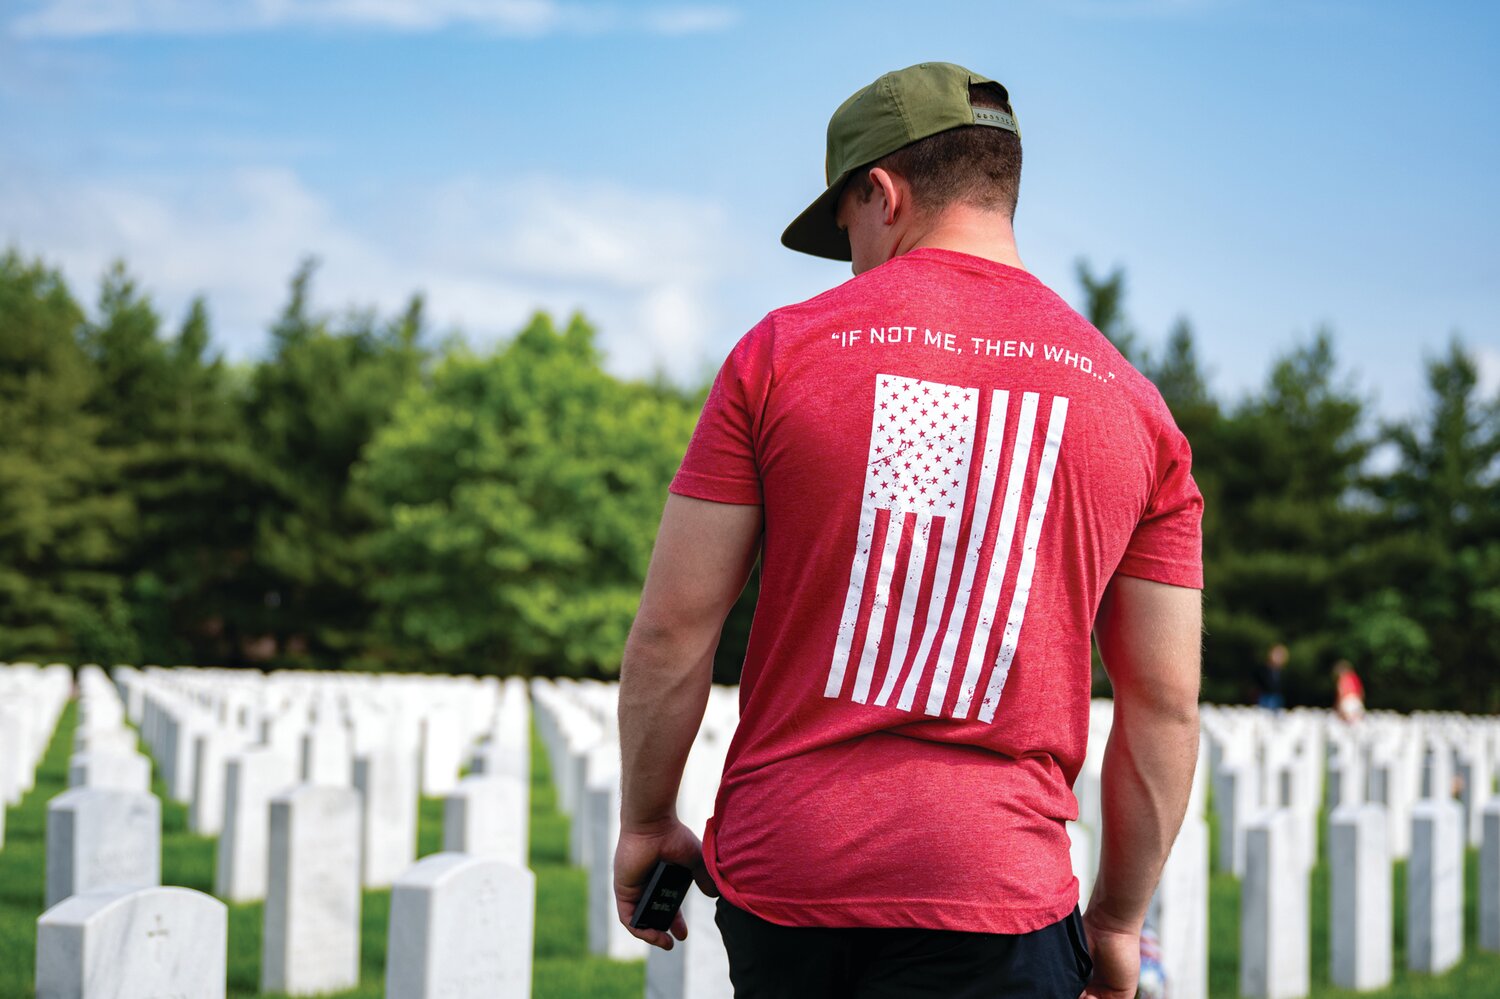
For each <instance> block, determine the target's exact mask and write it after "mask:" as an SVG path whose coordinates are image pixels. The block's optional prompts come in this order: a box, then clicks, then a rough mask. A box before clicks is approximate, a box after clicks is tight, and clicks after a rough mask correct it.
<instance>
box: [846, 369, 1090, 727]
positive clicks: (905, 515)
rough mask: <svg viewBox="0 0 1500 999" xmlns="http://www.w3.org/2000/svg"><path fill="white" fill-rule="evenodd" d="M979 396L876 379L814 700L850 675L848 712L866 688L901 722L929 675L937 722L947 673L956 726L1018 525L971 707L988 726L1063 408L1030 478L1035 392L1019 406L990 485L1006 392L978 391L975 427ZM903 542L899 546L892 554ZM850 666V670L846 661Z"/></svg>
mask: <svg viewBox="0 0 1500 999" xmlns="http://www.w3.org/2000/svg"><path fill="white" fill-rule="evenodd" d="M980 397H981V391H980V390H979V389H976V388H971V387H967V386H963V385H945V384H942V383H940V382H929V381H922V380H920V379H916V378H904V377H901V376H899V375H890V374H879V375H876V376H875V404H874V413H873V415H872V418H871V421H870V455H869V464H868V466H867V468H866V471H865V483H864V492H863V496H862V500H861V503H860V515H859V534H858V537H857V539H856V541H855V546H854V554H853V558H852V560H851V565H850V568H849V588H848V590H847V591H846V592H845V595H844V609H843V614H842V616H841V617H840V619H839V630H838V637H837V640H836V641H835V643H834V650H833V661H832V662H831V663H829V666H828V683H827V685H826V687H825V688H824V690H823V694H824V696H825V697H840V696H842V694H843V692H844V688H845V686H846V680H847V677H848V674H849V672H850V670H851V668H852V670H853V674H854V683H853V687H852V689H851V690H850V692H849V696H850V698H851V699H852V700H854V701H856V702H858V703H860V704H866V703H869V701H870V696H871V690H872V689H875V694H874V700H875V704H876V705H878V706H880V707H885V706H886V705H887V704H889V702H890V700H891V697H892V695H893V694H896V695H897V696H896V707H897V708H899V709H900V710H902V711H910V710H912V703H913V701H914V700H915V698H916V694H917V689H918V687H919V686H920V685H921V683H922V681H923V679H924V678H925V677H926V674H927V670H928V667H929V664H930V665H931V671H932V673H931V677H932V682H931V686H930V687H929V689H928V694H927V702H926V705H925V710H926V713H927V714H929V715H939V714H941V713H942V711H943V706H944V703H945V701H946V699H947V694H948V686H949V682H950V680H951V679H952V677H953V673H954V668H955V665H957V666H958V667H959V668H960V669H961V678H960V681H959V687H958V698H957V702H956V703H955V704H954V706H953V709H952V712H951V716H952V717H953V718H968V717H969V715H970V713H971V711H972V710H973V702H974V697H975V694H976V693H977V692H978V690H979V684H980V682H981V680H982V679H983V677H982V676H981V674H983V673H984V669H985V666H986V665H987V664H986V663H985V662H984V659H985V652H986V650H987V649H988V648H989V646H990V637H991V634H992V632H993V630H994V625H995V622H996V616H997V612H998V609H999V608H998V604H999V601H1000V591H1001V588H1002V584H1003V582H1004V580H1005V578H1006V575H1007V571H1008V569H1009V567H1010V565H1011V563H1012V557H1011V556H1012V553H1013V548H1014V547H1015V541H1016V532H1017V529H1018V527H1019V528H1020V529H1021V530H1022V531H1023V536H1022V538H1021V543H1020V557H1019V562H1018V564H1017V566H1016V570H1015V587H1014V589H1013V595H1012V598H1011V605H1010V609H1009V613H1008V615H1007V616H1006V618H1005V624H1004V628H1003V630H1002V632H1001V641H1000V648H999V651H998V653H997V654H996V656H995V659H994V661H993V662H992V663H989V664H988V666H989V667H990V669H989V675H988V681H987V683H986V686H985V690H984V696H983V700H982V703H981V704H980V707H979V720H980V721H983V722H990V721H993V720H994V717H995V708H996V707H997V706H998V705H999V703H1000V694H1001V691H1002V690H1003V689H1004V687H1005V678H1006V675H1007V674H1008V673H1009V671H1010V664H1011V660H1012V659H1014V657H1015V653H1016V643H1017V641H1018V640H1019V638H1020V633H1021V621H1022V619H1023V618H1024V616H1025V614H1026V601H1027V598H1028V596H1029V595H1030V592H1031V577H1032V573H1033V571H1034V570H1035V567H1036V549H1037V542H1038V539H1039V538H1040V537H1041V532H1042V521H1043V519H1044V518H1045V517H1046V514H1047V501H1048V498H1049V497H1050V496H1051V492H1052V475H1053V472H1054V471H1055V470H1056V468H1057V455H1058V451H1059V450H1060V449H1061V447H1062V436H1063V426H1064V424H1065V423H1066V422H1067V417H1068V400H1067V399H1066V398H1064V397H1063V396H1053V397H1052V399H1051V402H1050V404H1049V405H1048V412H1047V416H1046V426H1045V428H1044V429H1043V431H1042V432H1043V433H1044V434H1045V435H1046V436H1045V438H1044V440H1043V444H1042V453H1041V458H1040V460H1039V462H1038V463H1037V467H1036V468H1034V469H1032V468H1028V465H1029V464H1030V462H1031V451H1032V442H1033V440H1034V439H1035V434H1036V432H1037V430H1038V428H1037V416H1038V409H1039V408H1040V407H1041V397H1040V395H1039V394H1038V393H1036V392H1025V393H1022V394H1021V398H1020V411H1019V413H1018V416H1017V421H1016V431H1015V438H1014V440H1013V441H1012V442H1011V448H1010V454H1009V459H1008V461H1005V462H1004V464H1005V465H1006V466H1007V467H1006V473H1005V477H1004V479H1003V480H1002V479H1001V477H1000V470H1001V465H1002V459H1003V458H1004V457H1005V456H1003V455H1002V454H1001V451H1002V448H1003V446H1004V444H1005V428H1006V416H1007V413H1008V411H1009V408H1010V405H1011V402H1012V400H1011V393H1010V392H1008V391H1005V390H995V391H993V392H991V393H990V397H989V400H988V401H989V407H988V416H987V418H986V419H985V421H984V424H983V426H981V425H980V423H979V416H978V414H979V410H980ZM976 454H978V455H979V456H980V466H979V475H978V479H977V480H976V481H975V482H974V486H973V494H972V495H969V486H970V479H971V478H972V475H971V472H972V465H973V461H974V456H975V455H976ZM1028 477H1029V478H1030V480H1031V483H1032V485H1033V489H1032V494H1031V504H1030V509H1029V510H1028V511H1027V514H1026V518H1025V520H1024V521H1021V520H1020V513H1021V511H1020V507H1021V499H1022V494H1023V493H1024V491H1025V486H1026V485H1027V482H1028ZM997 487H998V491H997ZM882 513H883V514H884V516H882ZM965 514H969V518H968V521H969V531H968V536H967V537H966V538H960V537H959V533H960V531H961V530H962V528H963V525H964V521H965ZM996 518H998V522H997V525H996V533H995V544H994V550H993V553H992V555H991V557H990V559H989V561H988V564H986V565H983V566H981V565H980V564H979V563H980V551H981V549H982V547H983V542H984V538H985V534H986V532H987V531H988V529H989V526H990V524H991V523H992V522H996ZM878 528H879V529H878ZM877 534H879V536H878V537H877ZM905 538H909V539H910V542H909V544H906V545H903V539H905ZM903 552H904V553H905V557H904V559H903V558H902V554H903ZM872 559H874V560H875V562H874V571H873V572H872V571H871V560H872ZM929 561H935V563H936V564H935V565H934V567H933V571H932V585H931V591H930V595H928V597H927V599H926V600H925V601H923V600H922V599H921V597H922V591H923V590H924V585H923V581H924V574H925V572H926V569H927V563H928V562H929ZM898 562H901V563H903V564H898ZM898 574H899V575H900V577H901V578H902V579H903V583H902V590H901V599H900V606H899V607H897V608H896V609H895V614H896V620H895V627H894V630H893V631H892V634H891V639H890V648H889V650H888V656H887V657H886V668H885V672H884V675H883V676H882V677H881V678H880V684H879V687H878V689H877V688H875V671H876V666H877V663H878V661H879V660H880V659H881V651H882V649H881V642H882V641H883V639H884V633H885V631H886V618H887V615H888V614H889V613H891V608H890V607H889V604H890V599H891V589H892V581H893V579H895V578H897V577H898ZM870 587H873V590H874V592H873V593H872V594H871V595H870V598H869V600H868V601H867V600H866V596H865V591H866V589H867V588H870ZM950 590H951V591H953V592H952V598H953V599H952V602H953V608H952V612H951V613H950V614H948V615H947V616H946V618H945V617H944V613H943V612H944V610H945V608H946V607H947V605H948V599H949V591H950ZM976 599H977V600H978V601H979V615H978V623H977V626H976V628H975V630H974V634H973V637H972V641H971V642H970V643H969V645H968V650H967V654H966V655H965V656H964V659H963V662H962V663H956V662H955V657H956V656H957V653H958V649H959V646H960V644H961V641H960V640H961V639H962V637H963V634H962V632H963V626H964V621H965V619H966V618H967V617H968V614H969V608H970V606H971V603H972V602H973V601H974V600H976ZM913 645H915V654H914V655H913V654H912V652H913ZM934 648H935V649H936V657H935V658H934V656H933V650H934ZM856 650H858V651H857V653H856ZM856 654H857V657H858V661H857V662H855V661H853V657H855V656H856ZM903 676H904V678H905V679H904V682H903V679H902V678H903ZM898 684H899V685H900V692H899V694H897V690H896V688H897V685H898Z"/></svg>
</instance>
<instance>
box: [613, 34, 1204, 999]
mask: <svg viewBox="0 0 1500 999" xmlns="http://www.w3.org/2000/svg"><path fill="white" fill-rule="evenodd" d="M827 154H828V155H827V177H826V180H827V184H828V186H827V189H826V190H825V191H823V193H822V194H821V195H820V196H819V197H818V198H817V200H815V201H814V202H813V204H812V205H811V206H810V207H809V208H808V209H807V210H806V211H805V212H803V213H802V215H801V216H799V217H798V218H797V219H796V220H795V221H794V222H793V223H792V224H791V226H790V227H789V228H788V229H787V231H786V234H785V235H784V236H783V237H782V241H783V242H784V243H785V244H786V245H787V246H789V247H791V248H792V249H796V250H802V251H804V252H807V253H811V254H814V255H817V256H823V257H830V258H833V259H838V260H848V261H851V262H852V264H853V271H854V274H855V277H854V279H853V280H851V281H847V282H845V283H844V284H841V285H839V286H838V287H836V288H834V289H832V290H831V291H828V292H826V293H825V294H822V295H819V296H818V297H816V298H813V299H811V300H810V301H807V302H803V303H801V304H799V305H792V306H788V307H786V308H782V309H778V310H776V311H774V312H772V313H771V314H770V315H768V316H767V317H766V318H765V319H764V320H762V321H761V322H760V323H759V324H757V325H756V326H755V328H754V329H752V330H750V332H749V333H747V334H746V335H745V336H744V337H743V338H742V339H741V340H740V341H739V343H738V344H737V345H736V346H735V347H734V349H733V350H732V351H731V352H730V354H729V357H728V358H727V359H726V360H725V362H724V364H723V367H722V368H721V369H720V371H719V374H718V377H717V378H716V379H715V381H714V384H713V387H712V389H711V391H710V393H709V396H708V399H707V401H706V403H705V404H704V407H703V413H702V415H701V417H700V419H699V421H698V425H697V429H696V430H695V431H694V434H693V438H692V442H691V443H690V444H689V446H688V450H687V454H686V456H685V457H684V458H683V461H682V466H681V468H680V470H679V471H678V473H677V476H676V478H675V479H674V480H673V481H672V484H671V495H669V496H668V498H667V501H666V508H665V511H664V512H663V515H662V523H661V528H660V531H659V533H658V535H657V539H656V548H655V551H654V553H653V555H652V559H651V567H650V571H649V573H648V576H647V579H646V585H645V590H644V592H643V594H642V597H641V605H640V611H639V613H638V614H637V616H636V619H635V624H634V626H633V628H632V630H631V634H630V639H629V641H628V643H627V645H626V648H625V655H624V660H623V662H622V665H621V685H620V701H619V714H620V739H621V754H622V761H623V773H622V782H623V787H622V806H621V834H620V840H619V844H618V847H617V849H616V852H615V894H616V899H617V902H618V905H619V912H620V916H621V919H622V921H625V922H626V923H627V925H628V920H629V916H630V913H631V911H632V910H633V908H634V906H635V903H636V901H637V900H638V899H639V898H640V895H641V892H642V887H643V885H644V883H645V881H646V879H647V877H648V875H649V873H650V871H651V869H652V867H653V865H654V864H655V863H656V861H657V860H658V859H667V860H673V861H676V862H678V863H682V864H685V865H690V866H692V867H693V868H695V870H696V872H697V874H698V884H699V886H700V887H701V888H702V889H703V890H704V891H705V892H707V893H708V894H710V895H718V896H719V902H718V909H717V915H716V922H717V924H718V926H719V928H720V930H721V931H722V934H723V938H724V943H725V947H726V949H727V951H728V956H729V973H730V977H731V979H732V981H733V984H734V988H735V994H736V995H737V996H741V997H759V996H766V997H771V996H775V997H798V996H807V997H818V999H825V997H829V996H855V997H864V996H871V997H873V996H903V997H905V996H940V997H943V999H957V997H966V996H973V997H979V996H985V997H992V996H1024V997H1027V999H1054V997H1055V999H1077V997H1078V996H1079V995H1080V994H1086V995H1088V996H1091V997H1100V999H1128V997H1131V996H1134V995H1135V991H1136V982H1137V976H1138V971H1139V961H1140V937H1141V928H1142V924H1143V922H1144V920H1145V915H1146V906H1147V903H1148V901H1149V900H1150V897H1151V893H1152V891H1153V890H1154V888H1155V886H1156V882H1157V879H1158V877H1159V875H1160V872H1161V867H1162V863H1163V861H1164V860H1165V858H1166V856H1167V852H1168V850H1169V849H1170V847H1171V845H1172V841H1173V839H1174V837H1175V835H1176V833H1177V829H1178V826H1179V824H1180V823H1181V820H1182V816H1183V813H1184V810H1185V808H1186V804H1187V797H1188V791H1189V788H1190V785H1191V783H1192V774H1193V766H1194V760H1195V757H1196V753H1197V746H1198V710H1197V699H1198V674H1199V645H1200V641H1201V601H1200V594H1199V591H1200V589H1201V587H1202V585H1203V572H1202V551H1201V549H1202V544H1201V533H1200V520H1201V514H1202V498H1201V496H1200V494H1199V492H1198V488H1197V486H1196V485H1195V484H1194V482H1193V478H1192V474H1191V461H1192V458H1191V453H1190V451H1189V448H1188V444H1187V441H1186V440H1185V439H1184V438H1183V435H1182V433H1181V432H1180V431H1179V430H1178V429H1177V426H1176V424H1175V423H1174V422H1173V420H1172V415H1171V413H1170V412H1169V411H1168V409H1167V407H1166V405H1165V404H1164V403H1163V402H1162V398H1161V395H1160V394H1159V393H1158V392H1157V390H1156V389H1155V387H1154V386H1152V384H1151V383H1150V382H1149V381H1147V380H1146V379H1145V378H1144V377H1142V376H1141V375H1140V374H1139V373H1137V372H1136V371H1135V370H1134V369H1133V368H1131V366H1130V365H1129V364H1128V363H1127V362H1126V361H1125V360H1124V358H1123V357H1121V356H1120V354H1119V352H1118V351H1116V350H1115V348H1114V347H1112V346H1111V345H1110V343H1109V341H1108V340H1106V339H1105V338H1104V337H1103V336H1102V335H1101V334H1100V333H1099V331H1098V330H1096V329H1094V328H1093V327H1092V326H1090V325H1089V323H1088V322H1087V321H1086V320H1085V319H1084V318H1083V317H1081V316H1080V315H1079V314H1078V313H1077V312H1075V311H1074V310H1073V309H1071V308H1069V307H1068V305H1067V303H1065V302H1064V301H1063V300H1062V299H1061V298H1060V297H1058V295H1057V294H1056V293H1055V292H1053V291H1052V290H1050V289H1049V288H1047V287H1046V286H1045V285H1044V284H1042V282H1041V281H1039V280H1037V278H1036V277H1035V276H1033V275H1032V274H1031V273H1029V272H1028V271H1027V270H1026V269H1025V268H1024V266H1023V265H1022V263H1021V259H1020V257H1019V256H1018V254H1017V252H1016V246H1015V238H1014V234H1013V230H1012V217H1013V214H1014V211H1015V204H1016V194H1017V190H1018V185H1019V178H1020V164H1021V150H1020V133H1019V129H1018V127H1017V125H1016V121H1015V117H1014V114H1013V111H1012V109H1011V106H1010V103H1009V95H1008V93H1007V92H1006V90H1005V88H1004V87H1002V86H1000V85H999V84H997V83H995V82H993V81H991V80H989V79H986V78H985V77H982V76H979V75H977V74H975V73H971V72H969V71H968V70H966V69H963V68H962V67H959V66H954V65H951V64H948V63H925V64H922V65H919V66H913V67H910V68H908V69H905V70H901V71H899V72H895V73H889V74H886V75H885V76H883V77H881V78H880V79H878V80H877V81H875V83H873V84H871V85H870V86H868V87H865V88H863V89H862V90H860V91H858V92H857V93H855V94H854V95H853V96H852V97H850V98H849V99H848V100H847V101H845V102H844V104H843V105H842V106H841V107H840V108H839V110H838V111H837V112H836V113H835V114H834V116H833V119H832V120H831V121H830V123H829V126H828V149H827ZM757 555H759V557H760V559H761V585H760V600H759V603H758V605H757V607H756V611H755V620H754V624H753V626H752V629H751V633H750V641H749V647H748V650H747V652H746V657H745V663H744V669H743V673H742V678H741V683H740V704H741V711H740V721H739V727H738V729H737V730H736V732H735V734H734V738H733V741H732V742H731V744H730V747H729V751H728V758H727V760H726V763H725V767H724V773H723V777H722V780H721V783H720V786H719V790H718V795H717V799H716V801H715V808H714V814H713V817H712V818H711V819H710V820H709V822H708V825H707V827H706V829H705V830H704V838H703V841H702V842H701V844H700V842H699V840H698V838H697V836H696V834H695V830H691V829H688V828H686V827H685V826H684V825H683V824H682V823H681V822H680V821H679V820H678V819H677V816H676V811H675V800H676V795H677V790H678V783H679V781H680V778H681V773H682V768H683V764H684V762H685V759H686V757H687V755H688V750H689V748H690V746H691V744H692V741H693V737H694V735H695V733H696V732H697V729H698V726H699V724H700V722H701V719H702V717H703V710H704V706H705V703H706V701H707V698H708V692H709V683H710V679H711V669H712V664H713V654H714V649H715V646H716V645H717V642H718V639H719V631H720V628H721V626H722V624H723V621H724V617H725V614H726V613H727V612H728V610H729V609H730V607H731V606H732V604H733V603H734V601H735V598H736V597H737V596H738V595H739V593H740V591H741V589H742V588H743V587H744V585H745V580H746V577H747V575H748V573H749V572H750V569H751V566H752V565H753V564H754V562H755V559H756V557H757ZM1091 632H1092V633H1093V634H1094V635H1095V636H1096V637H1097V639H1098V643H1099V648H1100V651H1101V654H1102V657H1103V660H1104V663H1105V667H1106V669H1107V671H1108V673H1109V676H1110V680H1111V682H1112V684H1113V687H1114V693H1115V700H1114V712H1115V722H1114V728H1113V732H1112V734H1111V735H1110V738H1109V743H1108V746H1107V748H1106V749H1105V752H1104V774H1103V792H1102V803H1103V812H1104V822H1103V834H1102V844H1101V859H1100V868H1099V873H1098V877H1097V880H1096V882H1095V886H1094V891H1093V896H1092V898H1091V899H1090V900H1088V908H1087V913H1086V914H1080V912H1079V902H1080V901H1081V900H1080V899H1079V897H1078V895H1079V892H1078V881H1077V879H1076V878H1074V876H1073V872H1072V868H1071V864H1070V861H1069V848H1068V834H1067V831H1066V828H1065V823H1066V822H1068V821H1069V820H1072V819H1076V818H1077V817H1078V805H1077V801H1076V800H1075V798H1074V796H1073V794H1072V790H1071V788H1072V784H1073V781H1074V779H1075V778H1076V777H1077V775H1078V771H1079V768H1080V767H1081V766H1082V764H1083V759H1084V750H1085V746H1086V744H1087V741H1088V731H1089V686H1090V634H1091ZM685 933H686V926H685V924H684V923H683V922H682V921H681V920H680V918H679V921H678V923H677V925H676V926H674V927H673V934H674V935H675V936H676V937H678V938H679V939H680V938H682V937H683V936H684V935H685ZM636 935H637V936H640V937H641V938H642V939H645V940H648V941H649V942H651V943H653V944H655V945H657V946H661V947H670V946H671V945H672V936H671V935H668V934H667V933H664V932H652V931H636ZM1085 990H1086V992H1085Z"/></svg>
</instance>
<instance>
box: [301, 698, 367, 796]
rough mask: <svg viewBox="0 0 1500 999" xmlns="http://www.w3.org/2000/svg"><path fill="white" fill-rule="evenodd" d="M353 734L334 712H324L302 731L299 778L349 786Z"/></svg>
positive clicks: (352, 772) (352, 766) (305, 781)
mask: <svg viewBox="0 0 1500 999" xmlns="http://www.w3.org/2000/svg"><path fill="white" fill-rule="evenodd" d="M353 746H354V743H353V733H351V732H350V731H349V726H347V725H345V724H344V723H343V722H342V721H341V720H339V719H338V718H337V717H336V716H335V715H333V714H331V713H330V714H324V715H323V716H321V717H320V718H319V720H318V722H317V723H316V724H315V725H313V726H312V727H311V728H309V729H308V730H307V731H306V732H304V733H303V734H302V780H303V782H304V783H307V784H322V785H326V786H329V787H348V786H350V781H351V780H352V778H353V775H354V769H353V768H354V752H353Z"/></svg>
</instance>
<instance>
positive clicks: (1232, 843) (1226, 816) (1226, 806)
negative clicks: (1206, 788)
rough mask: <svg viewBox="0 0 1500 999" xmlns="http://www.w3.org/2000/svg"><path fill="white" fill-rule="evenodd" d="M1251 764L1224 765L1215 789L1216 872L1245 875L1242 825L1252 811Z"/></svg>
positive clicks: (1254, 784)
mask: <svg viewBox="0 0 1500 999" xmlns="http://www.w3.org/2000/svg"><path fill="white" fill-rule="evenodd" d="M1255 787H1256V782H1255V777H1254V768H1253V765H1250V764H1246V765H1243V766H1228V765H1226V766H1224V767H1222V768H1221V769H1220V770H1219V774H1218V777H1217V779H1216V781H1215V788H1214V792H1215V793H1214V808H1215V810H1216V811H1217V812H1218V813H1219V870H1221V871H1230V872H1232V873H1233V874H1234V875H1235V876H1236V877H1241V878H1242V877H1244V876H1245V826H1246V823H1247V822H1248V820H1249V819H1250V818H1251V817H1252V813H1253V812H1255V810H1256V808H1255Z"/></svg>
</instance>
